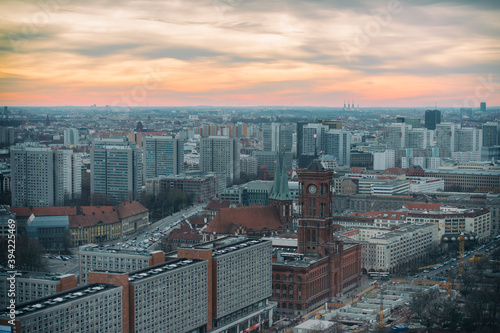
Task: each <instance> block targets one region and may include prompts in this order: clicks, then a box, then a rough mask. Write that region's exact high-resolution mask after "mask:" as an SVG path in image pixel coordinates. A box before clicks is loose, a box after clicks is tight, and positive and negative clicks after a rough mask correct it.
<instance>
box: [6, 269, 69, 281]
mask: <svg viewBox="0 0 500 333" xmlns="http://www.w3.org/2000/svg"><path fill="white" fill-rule="evenodd" d="M11 275H12V274H11V273H7V272H6V271H1V272H0V279H1V278H3V277H10V276H11ZM68 276H74V275H73V274H57V273H47V272H20V271H18V272H17V273H16V279H35V280H46V281H59V280H60V279H62V278H65V277H68Z"/></svg>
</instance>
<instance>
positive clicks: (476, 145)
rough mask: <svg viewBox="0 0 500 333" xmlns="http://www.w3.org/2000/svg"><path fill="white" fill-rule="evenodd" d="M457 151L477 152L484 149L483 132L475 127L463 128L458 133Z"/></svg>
mask: <svg viewBox="0 0 500 333" xmlns="http://www.w3.org/2000/svg"><path fill="white" fill-rule="evenodd" d="M456 132H457V145H456V146H455V148H456V151H462V152H467V151H477V152H480V151H481V148H482V147H483V131H482V130H480V129H477V128H475V127H462V128H460V129H458V130H457V131H456Z"/></svg>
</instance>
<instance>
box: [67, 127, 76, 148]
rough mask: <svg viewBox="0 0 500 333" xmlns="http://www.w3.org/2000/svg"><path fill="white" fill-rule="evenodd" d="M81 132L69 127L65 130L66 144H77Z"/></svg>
mask: <svg viewBox="0 0 500 333" xmlns="http://www.w3.org/2000/svg"><path fill="white" fill-rule="evenodd" d="M78 140H79V134H78V130H77V129H76V128H67V129H65V130H64V145H65V146H66V145H77V144H78V143H79V142H78Z"/></svg>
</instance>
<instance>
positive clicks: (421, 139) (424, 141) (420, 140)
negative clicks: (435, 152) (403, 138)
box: [405, 128, 434, 149]
mask: <svg viewBox="0 0 500 333" xmlns="http://www.w3.org/2000/svg"><path fill="white" fill-rule="evenodd" d="M433 139H434V131H431V130H428V129H427V128H413V129H411V130H410V131H409V132H408V141H407V142H406V147H405V148H420V149H427V148H430V147H431V145H432V143H433Z"/></svg>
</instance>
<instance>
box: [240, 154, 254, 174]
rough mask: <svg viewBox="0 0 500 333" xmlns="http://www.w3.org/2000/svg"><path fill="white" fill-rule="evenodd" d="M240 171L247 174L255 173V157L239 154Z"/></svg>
mask: <svg viewBox="0 0 500 333" xmlns="http://www.w3.org/2000/svg"><path fill="white" fill-rule="evenodd" d="M240 171H241V173H242V174H243V173H244V174H246V175H247V176H256V175H257V158H255V157H252V156H250V155H241V156H240Z"/></svg>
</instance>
